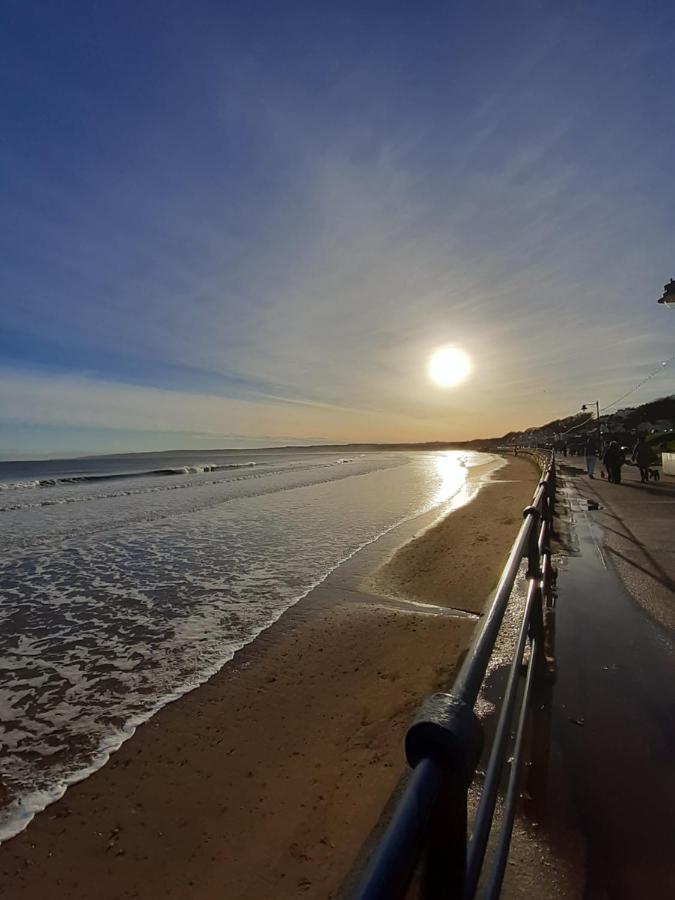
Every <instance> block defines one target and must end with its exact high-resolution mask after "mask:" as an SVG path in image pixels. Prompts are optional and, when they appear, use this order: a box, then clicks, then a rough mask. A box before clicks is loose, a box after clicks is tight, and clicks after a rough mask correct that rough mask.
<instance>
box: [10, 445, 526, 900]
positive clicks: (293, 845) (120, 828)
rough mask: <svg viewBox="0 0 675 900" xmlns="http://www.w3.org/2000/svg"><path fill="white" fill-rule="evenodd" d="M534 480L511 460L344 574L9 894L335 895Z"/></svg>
mask: <svg viewBox="0 0 675 900" xmlns="http://www.w3.org/2000/svg"><path fill="white" fill-rule="evenodd" d="M537 478H538V470H537V469H536V468H535V466H534V465H533V464H532V463H531V462H530V461H529V460H527V459H522V458H518V459H509V460H508V462H507V465H506V466H505V467H504V468H502V469H500V470H499V471H498V472H497V473H495V476H494V481H492V482H489V483H488V484H487V485H486V486H485V487H484V488H482V489H481V491H480V492H479V494H478V495H477V497H476V498H475V499H474V500H473V501H472V502H471V503H469V504H468V505H467V506H465V507H462V508H461V509H459V510H457V511H456V512H454V513H451V514H450V515H449V516H447V517H446V518H445V519H443V520H441V521H440V522H438V523H437V524H435V525H433V526H432V527H429V528H427V529H426V530H425V531H424V532H423V533H422V534H420V535H417V536H414V537H413V536H412V535H411V534H409V533H406V532H405V529H403V530H402V531H401V532H400V533H399V532H398V531H397V532H394V533H392V535H390V536H389V538H388V540H383V541H381V542H377V544H375V545H373V546H372V547H371V548H369V549H367V550H365V551H363V552H362V553H361V554H358V555H357V556H356V557H354V558H353V559H352V560H351V561H350V563H348V564H346V565H345V566H343V567H341V568H340V569H338V570H337V571H336V572H334V573H333V575H332V576H330V577H329V579H327V581H326V582H325V583H324V584H323V585H322V586H321V587H319V588H317V589H316V590H315V591H313V592H312V593H311V594H310V595H309V596H308V597H307V598H305V599H304V600H303V601H302V602H301V603H299V604H298V605H297V606H295V607H294V608H292V609H291V610H289V611H288V612H287V613H286V614H284V615H283V616H282V618H281V619H280V620H279V622H277V623H276V624H275V625H274V626H272V627H271V628H270V629H268V630H267V631H266V632H265V633H264V634H263V635H262V636H260V637H259V638H258V639H257V640H256V641H255V642H254V643H253V644H251V645H249V646H248V647H246V648H245V649H244V650H243V651H241V652H239V653H238V654H237V655H236V657H235V659H234V660H233V661H232V663H230V664H228V665H226V666H225V667H224V668H223V669H222V670H221V671H220V672H219V673H218V674H217V675H216V676H214V677H213V678H212V679H211V680H210V681H209V682H207V683H206V684H205V685H203V686H202V687H200V688H199V689H198V690H196V691H194V692H192V693H191V694H188V695H186V696H184V697H182V698H181V699H180V700H178V701H176V702H175V703H172V704H170V705H169V706H167V707H166V708H164V709H163V710H162V711H161V712H160V713H158V714H157V715H156V716H155V717H154V718H153V719H152V720H151V721H149V722H148V723H146V724H145V725H143V726H142V727H141V728H139V729H138V731H137V732H136V734H135V735H134V737H133V738H131V739H130V740H129V741H127V743H126V744H124V745H123V747H122V748H121V749H120V750H119V751H118V752H117V753H115V754H114V756H113V757H112V759H111V760H110V762H109V763H108V764H107V765H106V766H105V767H104V768H103V769H101V770H100V771H99V772H97V773H96V774H94V775H93V776H91V777H90V778H88V779H87V780H86V781H84V782H82V783H80V784H78V785H75V786H73V787H72V788H70V789H69V790H68V792H67V793H66V795H65V796H64V798H63V799H62V800H60V801H59V802H57V803H55V804H53V805H52V806H50V807H49V808H48V809H47V810H45V811H44V812H43V813H41V814H40V815H39V816H37V817H36V819H35V820H34V821H33V822H32V823H31V824H30V825H29V827H28V828H27V829H26V831H25V832H23V833H22V834H20V835H18V836H17V837H15V838H13V839H12V840H11V841H9V842H8V843H6V844H5V845H4V846H3V847H2V849H1V850H0V854H1V856H2V865H1V866H0V892H1V893H2V895H3V896H6V897H12V898H14V900H29V898H30V900H37V898H45V897H52V898H72V900H84V898H91V897H94V896H96V897H98V898H101V900H113V898H115V900H117V898H130V897H142V898H150V900H153V898H164V897H175V898H178V897H195V898H204V900H207V898H208V900H210V898H214V900H215V898H216V897H217V898H223V897H228V898H236V900H239V898H241V900H244V898H246V900H253V898H256V900H260V898H268V897H275V898H291V897H298V896H306V897H316V898H320V897H321V898H324V897H333V896H335V895H336V893H337V892H338V890H339V887H340V885H341V884H342V882H343V880H344V879H345V877H346V876H347V874H348V873H349V871H350V869H351V867H352V866H353V864H354V860H355V859H356V857H357V854H358V852H359V849H360V847H361V845H362V843H363V841H364V840H365V839H366V838H367V836H368V835H369V833H370V832H371V831H372V829H373V828H374V827H375V826H376V825H377V822H378V819H379V817H380V814H381V811H382V808H383V806H384V805H385V803H386V802H387V799H388V798H389V796H390V794H391V792H392V790H393V789H394V787H395V786H396V784H397V783H398V781H399V780H400V778H401V776H402V774H403V772H404V760H403V751H402V740H403V735H404V733H405V729H406V727H407V725H408V724H409V722H410V719H411V717H412V715H413V714H414V711H415V708H416V706H417V705H418V703H419V702H420V701H421V700H422V699H423V698H424V697H425V696H426V695H427V694H428V693H429V692H431V691H433V690H434V689H438V688H440V687H444V686H446V685H447V684H448V682H449V681H450V680H451V679H452V675H453V672H454V671H455V668H456V665H457V662H458V660H459V658H460V657H461V654H462V651H463V649H464V648H465V647H466V645H467V643H468V641H469V640H470V638H471V635H472V633H473V630H474V628H475V624H476V621H477V614H480V612H481V610H482V609H483V607H484V605H485V602H486V600H487V599H488V596H489V594H490V591H491V590H492V588H493V587H494V584H495V582H496V580H497V577H498V574H499V571H500V568H501V566H502V564H503V561H504V559H505V556H506V554H507V551H508V549H509V547H510V545H511V543H512V541H513V539H514V537H515V534H516V531H517V528H518V524H519V521H520V513H521V510H522V508H523V507H524V506H526V505H527V503H528V502H529V500H530V497H531V495H532V492H533V489H534V486H535V484H536V481H537ZM424 524H425V525H426V524H427V523H426V522H425V523H424ZM411 537H412V540H410V538H411ZM401 541H407V543H405V544H404V545H403V547H401V549H398V550H397V547H396V543H398V544H399V545H400V544H401ZM410 601H413V602H410ZM420 603H422V604H426V605H425V606H420V605H419V604H420ZM462 611H464V612H462ZM468 613H469V614H468Z"/></svg>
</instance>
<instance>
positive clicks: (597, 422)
mask: <svg viewBox="0 0 675 900" xmlns="http://www.w3.org/2000/svg"><path fill="white" fill-rule="evenodd" d="M674 287H675V283H674ZM673 299H674V300H675V296H674V297H673ZM594 402H595V415H596V420H595V427H596V429H597V432H598V455H600V454H601V453H602V436H601V434H600V403H599V401H598V400H595V401H594ZM589 406H590V404H588V405H586V404H585V403H584V404H583V406H582V407H581V411H582V412H588V408H589Z"/></svg>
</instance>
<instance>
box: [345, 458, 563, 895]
mask: <svg viewBox="0 0 675 900" xmlns="http://www.w3.org/2000/svg"><path fill="white" fill-rule="evenodd" d="M520 452H521V453H522V452H528V453H529V454H531V455H532V456H534V457H535V459H536V461H537V462H538V464H539V465H540V467H541V468H542V470H543V477H542V479H541V481H540V482H539V484H538V485H537V488H536V490H535V492H534V496H533V498H532V503H531V505H530V506H528V507H527V508H526V509H525V510H524V512H523V523H522V525H521V527H520V529H519V531H518V535H517V537H516V539H515V541H514V543H513V546H512V547H511V552H510V553H509V557H508V560H507V562H506V565H505V566H504V569H503V571H502V574H501V577H500V579H499V583H498V585H497V588H496V591H495V595H494V599H493V600H492V603H491V605H490V608H489V610H488V611H487V613H486V615H485V616H484V618H483V622H482V625H481V627H480V629H479V631H478V633H477V635H476V637H475V638H474V641H473V643H472V644H471V647H470V648H469V651H468V653H467V654H466V657H465V659H464V663H463V664H462V667H461V669H460V671H459V673H458V675H457V677H456V679H455V682H454V684H453V687H452V690H451V691H450V692H449V693H439V694H434V695H433V696H431V697H429V698H428V699H427V700H426V701H424V703H423V704H422V706H421V707H420V709H419V711H418V713H417V717H416V718H415V721H414V722H413V724H412V725H411V726H410V728H409V729H408V733H407V735H406V742H405V743H406V747H405V749H406V757H407V760H408V763H409V765H410V766H411V767H412V773H411V775H410V778H409V780H408V783H407V785H406V788H405V790H404V792H403V795H402V797H401V799H400V800H399V803H398V805H397V807H396V810H395V811H394V814H393V816H392V819H391V821H390V823H389V825H388V827H387V830H386V832H385V833H384V835H383V837H382V839H381V841H380V843H379V846H378V847H377V849H376V851H375V853H374V855H373V857H372V859H371V861H370V864H369V866H368V869H367V871H366V874H365V877H364V879H363V882H362V883H361V885H360V887H359V889H358V891H357V893H356V898H357V900H401V898H403V897H405V896H406V894H407V892H408V889H409V887H410V885H411V883H412V881H413V878H414V877H415V876H417V878H416V881H415V884H416V886H417V885H418V888H417V890H418V896H419V897H420V898H421V900H440V898H444V900H449V898H457V900H472V898H474V897H475V896H476V891H477V888H478V885H479V882H481V884H483V885H484V892H483V895H482V896H483V897H485V898H489V900H492V898H496V897H498V896H499V893H500V890H501V884H502V879H503V877H504V871H505V869H506V862H507V858H508V852H509V845H510V840H511V833H512V829H513V820H514V816H515V800H516V787H517V779H518V770H519V763H520V760H521V757H522V751H523V734H524V731H525V724H526V721H527V712H528V707H529V702H530V697H531V695H532V687H533V683H534V680H535V678H536V676H537V674H539V672H540V670H541V664H542V660H543V646H544V612H543V604H544V601H545V600H546V601H548V600H549V598H550V596H551V592H552V588H553V583H554V579H555V569H554V568H553V565H552V561H551V548H550V538H551V534H552V531H553V514H554V508H555V492H556V470H555V457H554V454H553V453H552V452H545V451H543V452H542V451H520ZM524 558H527V573H526V579H527V582H528V587H527V594H526V600H525V607H524V612H523V615H522V619H521V622H520V628H519V633H518V639H517V641H516V649H515V652H514V654H513V658H512V661H511V667H510V671H509V677H508V682H507V686H506V690H505V693H504V700H503V703H502V707H501V712H500V715H499V719H498V722H497V729H496V732H495V737H494V740H493V743H492V747H491V749H490V755H489V758H488V761H487V765H486V775H485V781H484V784H483V789H482V792H481V796H480V800H479V803H478V809H477V811H476V815H475V819H474V823H473V833H472V836H471V840H470V841H467V805H468V789H469V787H470V785H471V782H472V780H473V778H474V775H475V772H476V766H477V764H478V760H479V758H480V755H481V750H482V744H483V730H482V726H481V724H480V721H479V720H478V717H477V716H476V714H475V713H474V710H473V708H474V706H475V703H476V700H477V699H478V694H479V692H480V689H481V685H482V683H483V680H484V678H485V673H486V671H487V668H488V665H489V663H490V658H491V656H492V653H493V651H494V647H495V642H496V640H497V636H498V634H499V629H500V627H501V624H502V620H503V618H504V614H505V612H506V608H507V606H508V603H509V599H510V597H511V593H512V591H513V586H514V583H515V581H516V578H517V576H518V572H519V570H520V566H521V562H522V560H523V559H524ZM528 642H529V645H530V653H529V657H528V658H527V663H526V672H525V685H524V688H523V690H522V696H521V698H520V702H519V703H518V693H519V687H520V682H521V669H522V666H523V662H524V657H525V649H526V645H527V644H528ZM514 717H517V723H516V725H515V740H514V745H513V750H512V761H511V764H510V772H509V779H508V784H507V788H506V794H505V797H504V802H503V805H502V816H501V819H502V821H501V828H500V831H499V834H498V837H497V840H496V845H495V848H494V850H493V851H492V853H491V855H490V859H489V863H488V864H487V865H486V864H485V857H486V849H487V846H488V839H489V836H490V831H491V828H492V824H493V818H494V810H495V805H496V802H497V795H498V791H499V784H500V782H501V779H502V775H503V772H504V760H505V756H506V748H507V744H508V741H509V736H510V732H511V730H512V729H513V727H514V725H513V720H514Z"/></svg>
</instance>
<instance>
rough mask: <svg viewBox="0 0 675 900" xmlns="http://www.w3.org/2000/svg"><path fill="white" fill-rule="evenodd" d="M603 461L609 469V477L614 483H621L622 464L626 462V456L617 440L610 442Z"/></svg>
mask: <svg viewBox="0 0 675 900" xmlns="http://www.w3.org/2000/svg"><path fill="white" fill-rule="evenodd" d="M602 461H603V462H604V464H605V468H606V469H607V479H608V480H609V481H611V482H613V483H614V484H621V466H622V465H623V464H624V463H625V462H626V457H625V456H624V455H623V450H622V449H621V447H619V445H618V443H617V442H616V441H612V442H611V443H610V445H609V447H608V448H607V450H606V451H605V455H604V457H603V460H602Z"/></svg>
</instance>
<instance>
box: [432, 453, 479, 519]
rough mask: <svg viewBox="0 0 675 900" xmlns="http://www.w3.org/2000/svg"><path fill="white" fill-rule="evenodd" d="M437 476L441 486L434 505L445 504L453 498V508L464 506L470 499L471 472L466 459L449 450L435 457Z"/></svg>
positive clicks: (435, 496)
mask: <svg viewBox="0 0 675 900" xmlns="http://www.w3.org/2000/svg"><path fill="white" fill-rule="evenodd" d="M434 463H435V465H436V474H437V475H438V477H439V478H440V484H439V486H438V489H437V491H436V494H435V495H434V501H433V502H434V504H438V503H445V502H446V501H448V500H450V499H451V498H452V500H453V506H455V505H457V506H463V505H464V504H465V503H466V502H467V501H468V500H469V498H470V496H471V491H470V490H469V486H468V476H469V470H468V468H467V466H466V457H465V456H464V455H463V454H462V455H460V454H458V453H457V451H456V450H448V451H447V452H445V453H438V454H436V456H435V459H434Z"/></svg>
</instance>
